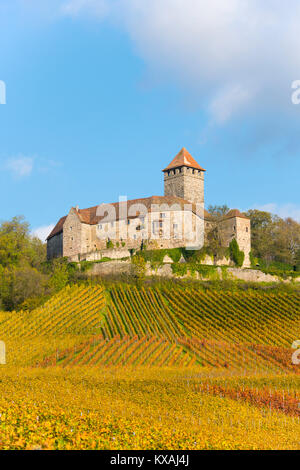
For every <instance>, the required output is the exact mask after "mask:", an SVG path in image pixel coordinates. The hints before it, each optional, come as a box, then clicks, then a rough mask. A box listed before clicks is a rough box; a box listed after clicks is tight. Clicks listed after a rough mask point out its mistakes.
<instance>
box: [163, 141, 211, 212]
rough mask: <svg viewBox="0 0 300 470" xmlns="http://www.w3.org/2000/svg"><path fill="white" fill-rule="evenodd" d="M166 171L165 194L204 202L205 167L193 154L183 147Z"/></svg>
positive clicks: (193, 201)
mask: <svg viewBox="0 0 300 470" xmlns="http://www.w3.org/2000/svg"><path fill="white" fill-rule="evenodd" d="M162 171H163V173H164V185H165V196H177V197H180V198H182V199H185V200H187V201H189V202H192V203H198V204H204V172H205V171H206V170H204V168H202V167H201V166H200V165H199V164H198V163H197V162H196V160H194V158H193V157H192V156H191V154H190V153H189V152H188V151H187V150H186V149H185V148H183V149H181V150H180V152H179V153H178V154H177V155H176V157H175V158H174V159H173V160H172V161H171V163H170V164H169V165H168V166H167V167H166V168H165V169H164V170H162Z"/></svg>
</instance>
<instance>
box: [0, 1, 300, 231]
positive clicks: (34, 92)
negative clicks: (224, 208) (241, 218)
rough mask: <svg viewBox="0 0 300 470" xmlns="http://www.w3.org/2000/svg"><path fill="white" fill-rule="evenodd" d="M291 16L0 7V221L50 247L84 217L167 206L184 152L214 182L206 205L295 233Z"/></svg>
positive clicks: (251, 6) (79, 5)
mask: <svg viewBox="0 0 300 470" xmlns="http://www.w3.org/2000/svg"><path fill="white" fill-rule="evenodd" d="M224 3H226V6H224ZM296 9H297V10H298V13H299V6H298V2H296V1H294V0H291V5H290V8H289V10H287V8H286V7H285V6H284V5H283V2H279V1H277V0H266V1H265V2H264V6H261V2H258V1H256V0H252V1H251V2H250V1H245V0H244V1H242V0H228V2H221V1H220V0H211V2H209V5H208V3H207V2H205V1H204V0H197V1H196V0H185V1H184V2H183V1H182V0H165V2H161V1H158V0H152V1H151V2H150V1H147V0H139V1H136V0H110V1H108V0H69V1H67V0H66V1H65V0H62V1H59V0H52V1H50V0H49V1H48V0H44V1H43V0H39V1H37V0H23V1H22V0H8V1H6V0H0V41H1V45H2V47H1V48H0V80H2V81H3V82H5V84H6V104H5V105H0V194H1V200H2V204H1V212H0V218H1V219H2V220H5V219H9V218H11V217H13V216H15V215H19V214H23V215H24V216H25V217H26V219H27V220H28V221H29V223H30V224H31V227H32V230H38V232H37V233H39V234H42V236H44V234H45V233H47V231H49V229H50V226H51V225H52V224H54V223H56V221H57V220H58V218H59V217H61V216H62V215H65V214H66V213H68V211H69V209H70V207H71V206H74V205H76V204H78V205H79V207H81V208H84V207H89V206H93V205H97V204H99V203H101V202H113V201H116V200H118V197H119V195H127V196H128V198H135V197H147V196H150V195H159V194H163V177H162V173H161V169H162V168H164V167H165V166H166V165H167V164H168V163H169V162H170V161H171V159H172V158H173V157H174V156H175V154H176V153H177V152H178V151H179V150H180V149H181V147H183V146H184V147H186V148H187V149H188V150H189V151H190V152H191V154H192V155H193V156H194V158H195V159H196V160H197V161H198V162H199V163H200V165H202V166H203V167H204V168H206V169H207V173H206V186H205V198H206V205H208V204H227V205H228V206H230V207H237V208H240V209H242V210H246V209H248V208H252V207H257V208H266V209H268V210H270V211H272V212H276V213H278V214H279V215H281V216H284V217H287V216H292V217H294V218H297V219H298V220H300V194H299V174H300V159H299V152H300V138H299V135H300V132H299V131H300V105H298V106H296V105H294V104H292V102H291V94H292V90H291V84H292V82H293V81H294V80H297V79H300V59H299V57H298V55H299V52H298V51H299V45H300V44H299V45H298V43H299V42H300V39H299V37H298V36H299V35H298V31H299V27H300V25H299V24H298V23H297V22H300V19H299V18H300V15H299V14H297V11H296ZM297 18H298V19H297Z"/></svg>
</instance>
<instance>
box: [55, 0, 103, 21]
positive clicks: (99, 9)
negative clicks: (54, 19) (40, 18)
mask: <svg viewBox="0 0 300 470" xmlns="http://www.w3.org/2000/svg"><path fill="white" fill-rule="evenodd" d="M109 10H110V8H109V2H108V1H107V0H67V1H65V2H64V3H63V5H62V7H61V12H62V13H63V14H64V15H70V16H78V15H80V14H84V13H90V14H93V15H97V18H99V17H101V18H102V17H104V16H106V15H107V13H108V12H109Z"/></svg>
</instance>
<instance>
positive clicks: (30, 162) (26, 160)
mask: <svg viewBox="0 0 300 470" xmlns="http://www.w3.org/2000/svg"><path fill="white" fill-rule="evenodd" d="M33 166H34V159H33V158H32V157H25V156H22V155H21V156H18V157H14V158H9V159H8V160H6V162H5V164H4V169H5V170H7V171H9V172H10V173H11V174H12V175H13V177H14V178H16V179H22V178H26V177H28V176H30V175H31V173H32V171H33Z"/></svg>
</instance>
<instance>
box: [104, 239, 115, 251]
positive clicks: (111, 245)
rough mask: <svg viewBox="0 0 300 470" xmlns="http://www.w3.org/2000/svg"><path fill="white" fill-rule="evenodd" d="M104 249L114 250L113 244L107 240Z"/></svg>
mask: <svg viewBox="0 0 300 470" xmlns="http://www.w3.org/2000/svg"><path fill="white" fill-rule="evenodd" d="M106 248H107V249H111V250H112V249H113V248H114V244H113V242H112V241H111V240H107V242H106Z"/></svg>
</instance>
